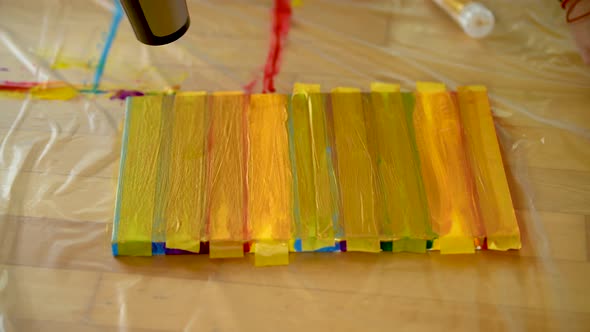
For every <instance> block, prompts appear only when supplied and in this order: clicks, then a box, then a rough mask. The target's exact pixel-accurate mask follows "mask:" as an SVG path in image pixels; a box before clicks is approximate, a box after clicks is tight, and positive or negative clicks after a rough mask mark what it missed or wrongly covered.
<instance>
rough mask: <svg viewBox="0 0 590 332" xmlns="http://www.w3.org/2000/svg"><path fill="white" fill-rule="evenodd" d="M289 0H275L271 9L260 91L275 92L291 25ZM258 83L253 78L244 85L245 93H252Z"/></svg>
mask: <svg viewBox="0 0 590 332" xmlns="http://www.w3.org/2000/svg"><path fill="white" fill-rule="evenodd" d="M291 15H292V11H291V0H275V6H274V8H273V11H272V30H271V36H270V46H269V49H268V55H267V57H266V64H265V65H264V79H263V81H262V92H263V93H267V92H275V91H276V89H275V82H274V80H275V76H277V75H278V73H279V71H280V69H281V68H280V61H281V54H282V51H283V48H284V47H285V44H286V42H287V35H288V34H289V28H290V26H291ZM257 83H258V78H255V79H253V80H252V81H251V82H250V83H248V84H247V85H246V86H244V90H245V91H246V93H252V90H254V87H255V86H256V84H257Z"/></svg>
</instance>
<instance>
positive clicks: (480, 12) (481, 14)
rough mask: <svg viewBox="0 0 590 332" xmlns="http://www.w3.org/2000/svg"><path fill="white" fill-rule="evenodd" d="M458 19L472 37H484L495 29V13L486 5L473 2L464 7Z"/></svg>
mask: <svg viewBox="0 0 590 332" xmlns="http://www.w3.org/2000/svg"><path fill="white" fill-rule="evenodd" d="M457 21H458V22H459V24H460V25H461V27H462V28H463V31H465V33H466V34H467V35H468V36H469V37H472V38H483V37H485V36H487V35H489V34H490V33H491V32H492V30H493V29H494V24H495V19H494V14H492V12H491V11H490V10H489V9H487V8H486V7H485V6H484V5H482V4H480V3H477V2H471V3H468V4H467V5H465V7H463V10H461V12H460V13H459V17H457Z"/></svg>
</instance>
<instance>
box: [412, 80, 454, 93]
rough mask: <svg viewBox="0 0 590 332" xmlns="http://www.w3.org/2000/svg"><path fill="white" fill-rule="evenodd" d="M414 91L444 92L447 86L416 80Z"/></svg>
mask: <svg viewBox="0 0 590 332" xmlns="http://www.w3.org/2000/svg"><path fill="white" fill-rule="evenodd" d="M416 91H418V92H420V93H444V92H447V88H446V86H445V85H444V84H442V83H434V82H418V83H416Z"/></svg>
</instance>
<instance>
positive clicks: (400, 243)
mask: <svg viewBox="0 0 590 332" xmlns="http://www.w3.org/2000/svg"><path fill="white" fill-rule="evenodd" d="M391 251H392V252H413V253H420V254H421V253H425V252H426V240H422V239H401V240H396V241H393V243H392V250H391Z"/></svg>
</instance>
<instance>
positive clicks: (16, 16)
mask: <svg viewBox="0 0 590 332" xmlns="http://www.w3.org/2000/svg"><path fill="white" fill-rule="evenodd" d="M482 2H483V3H485V4H486V5H487V6H488V7H489V8H490V9H491V10H492V11H493V12H494V14H495V15H496V20H497V26H496V29H495V30H494V32H493V34H492V35H491V36H490V37H489V38H487V39H484V40H472V39H469V38H468V37H467V36H465V35H464V34H463V32H462V31H461V30H460V29H459V28H458V26H457V25H456V24H455V23H454V22H453V21H451V20H450V19H449V17H448V16H447V15H446V14H445V13H444V12H443V11H441V10H440V9H439V8H437V7H436V6H435V5H434V4H433V3H431V2H430V1H426V0H370V1H352V0H304V1H303V5H302V6H300V7H298V8H295V9H294V16H293V22H292V29H291V31H290V34H289V37H288V44H287V46H286V49H285V50H284V56H283V59H282V66H281V70H280V74H279V75H278V77H277V81H276V83H277V90H278V92H283V93H287V92H289V91H291V88H292V87H293V83H295V82H309V83H319V84H321V86H322V89H323V90H325V91H329V90H331V89H332V88H335V87H338V86H352V87H358V88H362V89H364V90H368V88H369V85H370V83H371V82H374V81H385V82H399V83H401V84H402V87H403V88H405V89H407V90H413V87H414V84H415V81H438V82H443V83H445V84H447V86H449V87H450V88H455V87H456V86H458V85H468V84H483V85H486V86H487V87H488V89H489V91H490V98H491V101H492V107H493V109H494V112H495V121H496V125H497V132H498V135H499V138H500V141H501V145H502V150H503V154H504V161H505V165H506V169H507V173H508V177H509V182H510V186H511V191H512V195H513V201H514V206H515V208H516V209H517V216H518V218H519V223H520V226H521V232H522V236H523V249H522V250H520V251H511V252H506V253H501V252H479V253H477V254H475V255H467V256H448V255H447V256H445V255H439V254H438V253H430V254H424V255H415V254H393V255H392V254H386V253H381V254H360V253H345V254H336V253H313V254H297V255H294V256H293V255H292V256H291V264H290V265H289V266H287V267H276V268H254V267H253V266H252V264H251V263H250V262H248V261H247V260H210V259H209V258H208V257H196V256H182V257H170V256H168V257H151V258H132V257H123V258H113V257H112V256H111V250H110V243H109V238H110V236H109V235H110V226H111V223H112V219H113V209H114V198H115V195H114V193H115V184H116V181H117V167H118V158H119V151H120V150H119V139H120V132H119V126H120V123H121V121H122V118H123V111H124V105H123V102H121V101H118V100H109V99H108V97H107V96H105V95H92V94H81V95H79V96H78V97H77V98H75V99H73V100H68V101H59V100H58V101H48V100H36V99H32V98H30V97H27V96H23V97H22V98H20V99H19V98H14V97H11V98H8V97H1V98H0V134H1V138H2V141H1V143H0V186H1V187H0V189H1V190H0V249H1V250H0V264H1V265H0V330H2V331H64V330H65V331H70V330H71V331H105V330H108V331H119V330H120V331H179V330H186V331H193V330H194V331H197V330H210V331H245V330H256V331H275V330H283V331H295V330H298V331H300V330H328V329H333V330H338V331H361V330H364V331H375V330H381V329H399V330H432V329H441V330H445V329H453V330H456V329H469V330H514V331H521V330H525V329H528V330H532V329H535V330H538V331H541V330H556V329H563V330H566V331H574V330H585V329H587V328H588V326H590V288H588V283H587V281H588V278H589V277H590V264H589V263H588V252H589V250H588V246H589V243H588V235H587V234H589V233H588V232H589V231H588V230H589V228H590V225H589V222H588V217H586V216H587V215H590V193H589V192H590V145H589V144H588V140H589V139H590V69H589V68H588V67H585V66H583V64H582V61H581V59H580V58H579V56H578V54H577V52H576V49H575V46H574V43H573V41H572V40H571V37H570V35H569V31H568V27H567V25H566V24H565V22H564V15H563V13H562V12H561V9H560V8H559V6H558V4H557V2H556V1H537V0H519V1H509V0H496V1H492V0H485V1H483V0H482ZM271 6H272V4H271V2H270V1H244V0H216V1H213V0H209V1H205V0H195V1H189V8H190V12H191V28H190V29H189V31H188V33H187V34H186V35H185V36H184V37H183V38H182V39H181V40H179V41H178V42H176V43H174V44H171V45H168V46H164V47H155V48H154V47H148V46H144V45H141V44H140V43H139V42H137V41H136V40H135V37H134V36H133V32H132V30H131V28H130V26H129V23H128V22H127V21H126V19H124V20H123V21H122V22H121V25H120V27H119V29H118V33H117V35H116V38H115V39H114V41H113V44H112V49H111V52H110V55H109V57H108V60H107V62H106V66H105V68H104V75H103V77H102V81H101V86H100V87H101V89H120V88H126V89H134V90H140V91H148V90H158V91H162V90H166V89H170V88H178V87H179V88H180V89H181V90H207V91H218V90H237V89H241V88H242V87H243V86H244V85H245V84H247V83H248V82H250V81H251V80H252V79H253V78H256V77H261V71H262V70H263V67H264V61H265V58H266V53H267V47H268V40H269V30H270V29H269V25H270V8H271ZM113 11H114V6H113V4H112V2H110V1H107V0H101V1H99V0H96V1H94V2H91V1H73V0H71V1H66V0H63V1H55V0H47V1H41V0H35V1H33V0H31V1H16V0H4V1H2V3H1V4H0V80H1V81H17V82H25V81H26V82H44V81H61V82H66V83H68V84H71V85H72V86H75V87H78V88H79V87H81V86H87V85H90V84H92V81H93V77H94V72H95V67H96V65H97V63H98V61H99V57H100V53H101V51H102V49H103V46H104V44H105V40H106V35H107V33H108V31H109V26H110V24H111V20H112V17H113ZM259 82H260V80H259ZM260 90H261V85H260V84H258V85H257V86H256V87H255V88H254V91H260ZM248 259H253V257H249V258H248Z"/></svg>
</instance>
